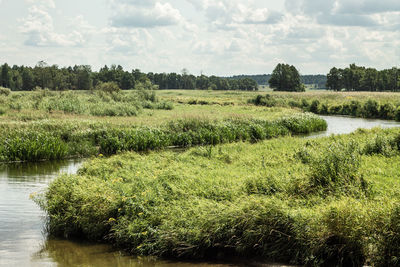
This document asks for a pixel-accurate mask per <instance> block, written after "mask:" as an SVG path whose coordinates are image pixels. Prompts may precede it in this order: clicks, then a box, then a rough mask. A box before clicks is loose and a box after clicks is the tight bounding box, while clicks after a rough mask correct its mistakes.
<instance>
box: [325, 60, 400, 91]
mask: <svg viewBox="0 0 400 267" xmlns="http://www.w3.org/2000/svg"><path fill="white" fill-rule="evenodd" d="M326 85H327V87H328V88H329V89H330V90H333V91H342V90H343V89H344V90H346V91H392V92H396V91H400V69H399V68H396V67H393V68H391V69H384V70H380V71H378V70H376V69H374V68H366V67H363V66H357V65H356V64H350V66H349V67H347V68H345V69H340V68H336V67H333V68H332V69H331V70H330V71H329V73H328V75H327V83H326Z"/></svg>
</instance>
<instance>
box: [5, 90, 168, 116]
mask: <svg viewBox="0 0 400 267" xmlns="http://www.w3.org/2000/svg"><path fill="white" fill-rule="evenodd" d="M0 95H1V94H0ZM5 95H6V96H7V97H6V98H4V102H5V103H3V104H4V105H5V106H8V107H9V108H10V109H12V110H18V111H21V110H23V109H28V110H41V111H46V112H48V113H53V112H60V111H61V112H64V113H67V114H79V115H82V114H83V115H93V116H136V115H138V114H139V113H141V112H142V110H143V109H167V110H170V109H173V105H172V103H170V102H165V101H160V100H159V99H158V98H157V96H156V95H155V92H154V91H152V90H131V91H107V90H93V91H87V92H74V91H62V92H54V91H48V90H42V89H38V90H35V91H33V92H18V93H12V94H10V95H7V94H5Z"/></svg>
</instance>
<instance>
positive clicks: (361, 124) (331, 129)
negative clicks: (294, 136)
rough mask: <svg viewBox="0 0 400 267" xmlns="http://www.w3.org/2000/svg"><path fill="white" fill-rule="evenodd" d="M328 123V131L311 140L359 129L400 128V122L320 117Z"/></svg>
mask: <svg viewBox="0 0 400 267" xmlns="http://www.w3.org/2000/svg"><path fill="white" fill-rule="evenodd" d="M320 117H321V118H323V119H324V120H326V122H327V123H328V129H327V130H326V131H324V132H319V133H315V134H311V135H309V136H308V137H309V138H313V137H314V138H315V137H322V136H329V135H331V134H348V133H351V132H354V131H355V130H357V129H359V128H364V129H371V128H374V127H381V128H393V127H400V122H397V121H384V120H371V119H361V118H350V117H342V116H320Z"/></svg>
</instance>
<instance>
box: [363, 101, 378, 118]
mask: <svg viewBox="0 0 400 267" xmlns="http://www.w3.org/2000/svg"><path fill="white" fill-rule="evenodd" d="M363 116H364V117H365V118H379V104H378V102H377V101H376V100H372V99H369V100H368V101H367V102H365V103H364V106H363Z"/></svg>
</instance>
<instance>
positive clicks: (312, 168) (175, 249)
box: [39, 129, 400, 266]
mask: <svg viewBox="0 0 400 267" xmlns="http://www.w3.org/2000/svg"><path fill="white" fill-rule="evenodd" d="M399 136H400V132H399V130H398V129H391V130H379V129H374V130H370V131H365V130H359V131H357V132H356V133H354V134H350V135H343V136H334V137H330V138H321V139H315V140H306V139H299V138H291V137H281V138H277V139H272V140H268V141H263V142H260V143H257V144H249V143H236V144H226V145H218V146H216V147H198V148H192V149H189V150H187V151H185V152H181V153H178V152H173V151H162V152H157V153H153V152H151V153H149V154H147V155H140V154H136V153H123V154H120V155H117V156H113V157H110V158H97V159H93V160H91V161H90V162H88V163H86V164H84V166H83V168H82V169H81V170H80V171H79V174H78V175H74V176H61V177H59V178H58V179H56V180H55V181H54V182H53V183H52V184H51V185H50V187H49V190H48V192H47V193H46V196H45V199H40V200H39V202H40V204H41V205H42V207H43V208H44V209H45V210H46V211H47V213H48V214H49V216H50V221H49V222H50V224H49V229H50V232H51V233H52V234H55V235H57V236H67V237H72V236H84V237H86V238H88V239H91V240H103V241H104V240H107V242H110V243H113V244H116V245H117V246H119V247H122V248H124V249H127V250H129V251H130V252H131V253H134V254H142V255H158V256H164V257H166V256H172V257H177V258H191V259H193V258H209V257H223V256H225V257H229V256H230V255H239V256H240V255H241V256H246V257H249V256H250V255H253V256H260V257H263V258H266V259H269V260H272V261H281V262H282V261H283V262H290V263H297V264H328V263H333V264H341V265H344V266H348V265H349V264H350V265H357V266H359V265H363V264H370V265H371V264H372V265H385V264H389V265H393V264H398V262H397V258H394V257H392V256H393V255H398V254H399V251H398V243H397V242H398V240H400V230H399V229H398V228H397V227H398V226H397V225H398V217H399V215H398V210H400V208H398V203H399V200H400V195H399V194H398V192H399V189H400V183H399V182H398V179H397V177H398V176H399V174H400V173H399V170H400V166H399V162H400V161H399V157H400V156H399V145H400V138H399Z"/></svg>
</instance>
